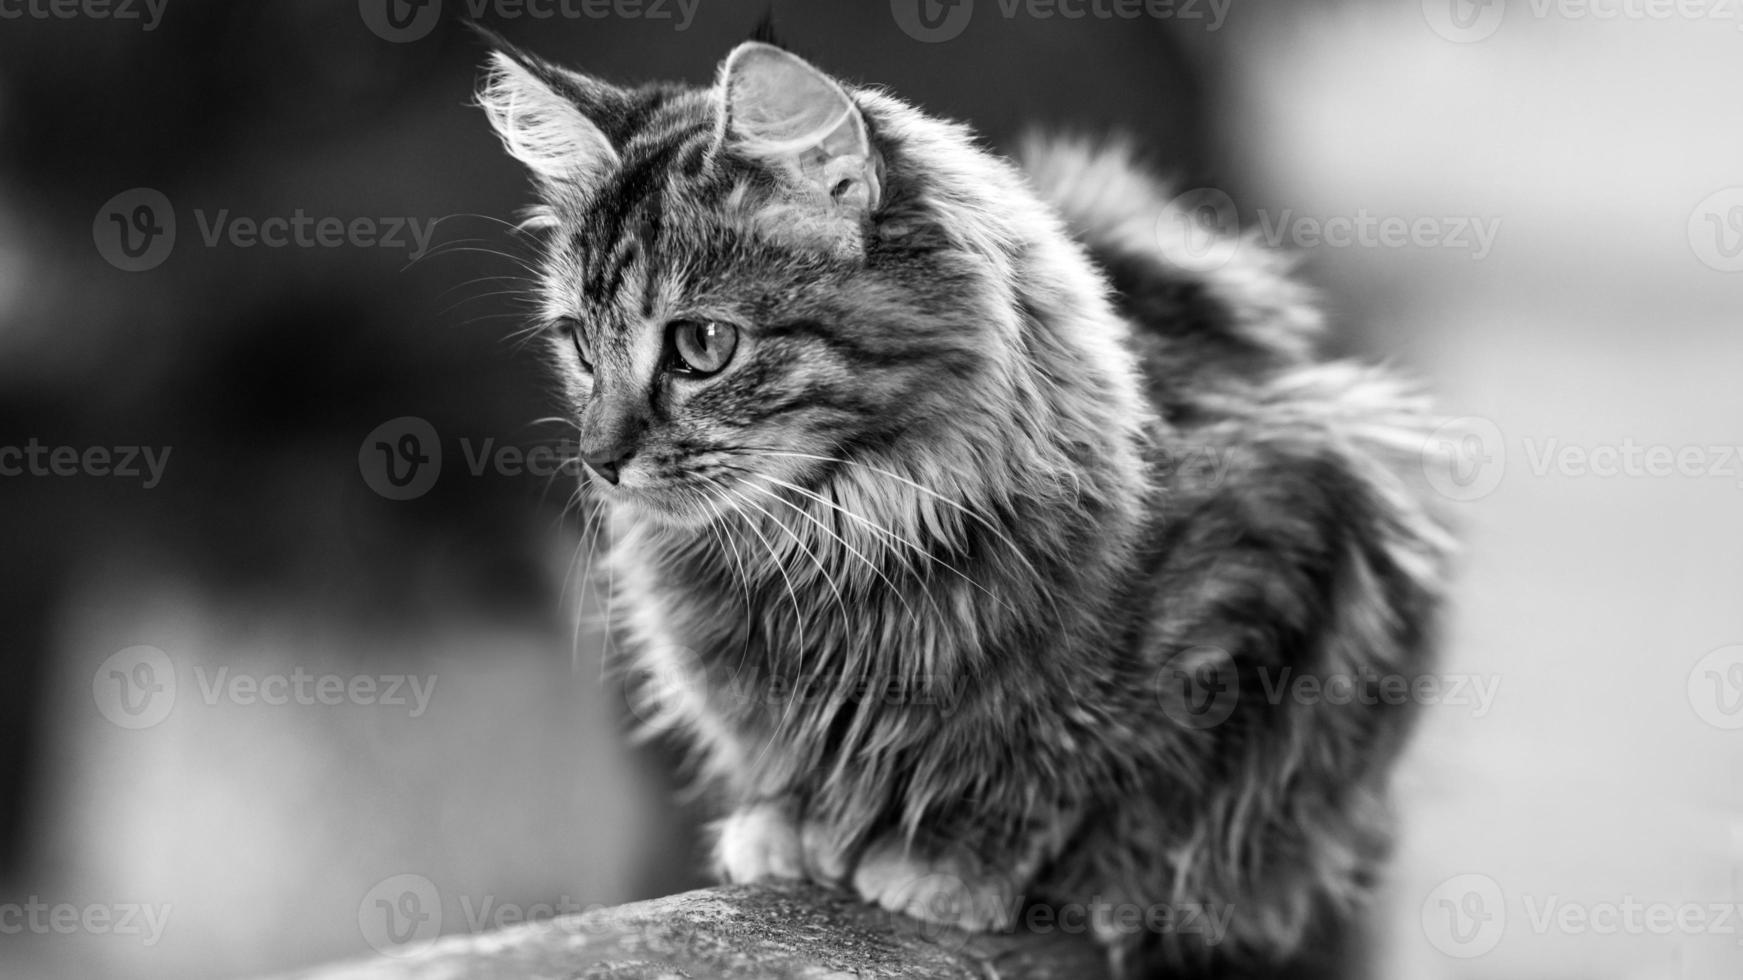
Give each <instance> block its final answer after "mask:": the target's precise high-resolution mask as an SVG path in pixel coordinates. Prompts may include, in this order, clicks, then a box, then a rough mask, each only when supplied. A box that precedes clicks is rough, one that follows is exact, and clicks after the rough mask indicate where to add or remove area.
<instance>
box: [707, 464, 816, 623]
mask: <svg viewBox="0 0 1743 980" xmlns="http://www.w3.org/2000/svg"><path fill="white" fill-rule="evenodd" d="M697 475H698V477H700V478H701V479H702V480H703V481H704V482H706V483H707V484H709V485H710V486H712V487H714V489H716V490H718V491H720V492H721V494H723V495H724V497H727V498H735V499H739V500H743V499H744V498H743V497H740V496H739V495H738V494H736V493H733V492H732V488H730V487H728V486H726V485H725V484H722V483H720V482H719V481H718V480H715V479H713V478H711V477H707V476H702V475H701V474H697ZM744 526H745V527H748V528H750V530H751V533H752V534H755V535H756V536H757V540H758V541H760V542H762V546H763V550H765V551H767V552H768V554H769V560H770V561H771V562H773V563H774V566H775V570H776V571H778V572H780V573H781V578H782V580H783V581H785V582H786V585H787V595H788V596H789V597H790V598H791V599H792V600H793V622H794V625H795V626H796V627H797V628H798V631H799V650H800V654H801V656H803V653H804V649H805V612H804V609H803V608H802V607H801V606H800V605H799V592H798V590H797V589H795V588H794V587H793V579H792V576H790V575H788V574H787V566H786V565H785V564H783V563H782V561H781V555H780V552H779V551H777V550H776V549H775V547H774V545H771V544H770V543H769V539H768V538H766V537H764V536H763V532H762V531H760V530H758V529H757V526H756V523H755V522H753V521H749V520H747V521H745V522H744Z"/></svg>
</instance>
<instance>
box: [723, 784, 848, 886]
mask: <svg viewBox="0 0 1743 980" xmlns="http://www.w3.org/2000/svg"><path fill="white" fill-rule="evenodd" d="M798 811H799V808H798V807H797V806H796V805H794V804H792V803H789V802H784V801H761V802H757V803H751V804H748V805H746V806H743V807H740V808H739V809H737V810H735V811H733V812H732V813H731V814H730V815H728V816H727V817H726V818H725V819H723V820H721V821H720V822H719V823H717V824H715V827H714V831H715V839H714V870H715V875H716V876H717V877H719V878H722V879H724V880H726V881H729V882H734V883H740V882H748V881H762V880H764V879H767V878H809V879H811V880H813V881H817V882H821V883H824V884H833V883H835V882H838V881H840V880H841V879H842V878H844V877H846V875H847V868H848V850H847V845H846V843H844V841H843V840H842V838H841V836H840V835H838V834H836V833H834V832H833V831H832V830H831V829H830V828H828V827H825V826H823V825H822V824H819V823H815V822H811V821H802V820H800V819H799V818H798Z"/></svg>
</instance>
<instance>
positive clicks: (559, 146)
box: [478, 50, 623, 195]
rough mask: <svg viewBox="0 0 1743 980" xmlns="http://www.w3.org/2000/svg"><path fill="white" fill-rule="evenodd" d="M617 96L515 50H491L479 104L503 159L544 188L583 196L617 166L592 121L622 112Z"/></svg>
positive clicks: (608, 143)
mask: <svg viewBox="0 0 1743 980" xmlns="http://www.w3.org/2000/svg"><path fill="white" fill-rule="evenodd" d="M622 99H623V93H622V92H621V91H620V90H618V89H615V88H614V87H612V86H610V85H607V84H605V83H604V82H600V81H597V80H595V79H591V78H587V77H586V76H583V75H577V74H575V73H574V72H570V71H566V70H564V69H561V68H557V67H555V66H554V65H550V64H548V63H546V62H543V61H540V60H538V59H535V58H531V57H529V56H527V55H524V54H522V53H520V52H513V53H511V52H509V51H503V50H498V51H493V52H491V55H490V60H489V62H488V63H487V64H486V66H485V75H484V79H483V81H482V82H481V83H480V84H479V87H478V105H479V106H480V107H481V108H482V109H483V110H484V114H485V115H486V116H487V117H488V118H489V119H490V125H491V128H492V129H495V130H496V134H497V135H498V136H500V137H502V145H503V146H504V147H505V148H507V150H508V152H509V155H510V156H512V157H514V158H515V159H516V160H519V161H520V162H521V163H523V164H525V165H526V167H527V169H528V170H531V171H532V173H533V176H534V177H535V178H537V179H538V180H539V181H540V182H541V183H542V184H544V185H545V186H546V187H547V188H548V189H552V190H557V191H570V190H573V191H578V192H580V193H581V194H583V195H585V194H589V193H591V192H593V191H595V190H597V189H598V187H599V186H600V184H601V183H603V182H604V180H605V177H606V176H607V175H608V174H610V173H611V171H612V170H613V169H615V168H616V167H617V165H618V156H617V150H616V148H615V147H613V145H612V142H611V139H610V138H609V137H608V136H607V135H606V132H605V130H604V129H602V128H601V127H600V125H599V123H598V122H595V119H611V118H613V117H614V116H616V115H620V114H621V108H620V104H621V102H622Z"/></svg>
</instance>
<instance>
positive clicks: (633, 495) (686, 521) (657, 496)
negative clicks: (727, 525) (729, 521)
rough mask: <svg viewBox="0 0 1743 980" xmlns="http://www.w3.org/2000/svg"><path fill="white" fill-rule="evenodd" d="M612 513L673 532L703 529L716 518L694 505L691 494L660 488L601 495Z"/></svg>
mask: <svg viewBox="0 0 1743 980" xmlns="http://www.w3.org/2000/svg"><path fill="white" fill-rule="evenodd" d="M602 496H603V497H604V498H605V501H606V505H607V506H608V507H610V508H611V511H612V514H613V516H615V517H619V518H622V519H625V520H630V521H634V522H636V523H638V524H641V525H643V526H645V527H649V528H659V529H669V530H674V531H680V530H696V529H700V528H703V527H706V526H707V525H708V524H709V522H710V521H712V520H714V519H715V518H716V517H717V516H718V515H716V514H715V513H713V512H710V511H709V510H708V509H707V508H706V507H701V506H698V505H697V503H696V498H695V497H694V496H693V495H688V494H681V493H678V492H676V491H673V490H664V489H660V488H640V487H638V488H635V489H625V488H622V487H616V488H613V489H612V490H611V491H610V492H609V493H606V494H603V495H602Z"/></svg>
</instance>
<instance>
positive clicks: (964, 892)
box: [853, 838, 1027, 932]
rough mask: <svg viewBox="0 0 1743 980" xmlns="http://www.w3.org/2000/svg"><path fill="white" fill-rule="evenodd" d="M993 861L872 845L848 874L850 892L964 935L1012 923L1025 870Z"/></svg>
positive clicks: (918, 847)
mask: <svg viewBox="0 0 1743 980" xmlns="http://www.w3.org/2000/svg"><path fill="white" fill-rule="evenodd" d="M1026 863H1027V862H1015V863H1014V864H1007V865H1004V866H995V865H994V864H993V863H991V862H989V861H987V860H985V859H983V858H981V857H980V856H978V855H976V854H974V853H973V852H972V851H970V850H968V849H966V848H962V847H939V846H937V845H935V844H931V843H928V842H926V841H916V842H911V843H910V842H908V841H904V840H902V839H900V838H887V839H884V840H879V841H874V842H873V843H872V845H871V846H870V847H868V848H867V849H866V851H865V853H864V854H862V855H861V856H860V859H859V863H858V865H857V866H856V867H855V868H854V872H853V887H854V891H856V892H858V893H859V896H860V897H861V898H863V899H865V900H866V901H868V902H871V903H873V904H876V905H880V906H882V907H884V908H886V909H889V910H890V911H892V912H900V913H902V914H903V915H908V916H911V917H913V918H916V919H921V920H924V921H927V922H933V923H938V924H940V925H948V926H955V927H957V928H959V929H965V930H968V931H970V932H993V931H997V930H1002V929H1007V928H1009V927H1010V926H1011V924H1012V923H1013V922H1014V921H1016V916H1017V912H1018V906H1019V905H1020V904H1021V902H1022V889H1023V887H1024V885H1025V884H1026V883H1027V881H1026V879H1027V875H1026V874H1025V871H1026V868H1024V867H1021V866H1020V865H1023V864H1026Z"/></svg>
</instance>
